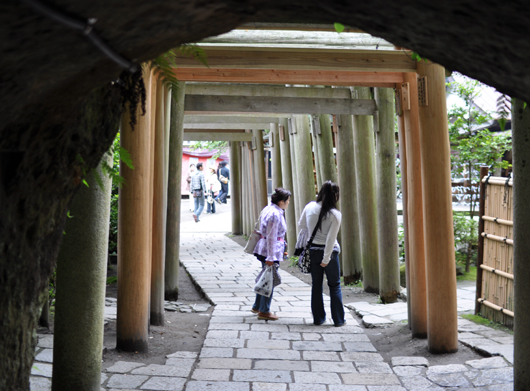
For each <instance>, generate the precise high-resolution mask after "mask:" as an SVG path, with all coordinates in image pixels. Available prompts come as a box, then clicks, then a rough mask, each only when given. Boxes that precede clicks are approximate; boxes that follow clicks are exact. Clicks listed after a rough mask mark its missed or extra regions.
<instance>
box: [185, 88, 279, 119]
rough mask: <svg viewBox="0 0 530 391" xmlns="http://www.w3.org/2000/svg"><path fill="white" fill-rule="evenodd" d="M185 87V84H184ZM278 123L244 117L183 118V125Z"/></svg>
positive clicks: (195, 116)
mask: <svg viewBox="0 0 530 391" xmlns="http://www.w3.org/2000/svg"><path fill="white" fill-rule="evenodd" d="M186 86H187V84H186ZM279 122H280V118H279V117H259V118H256V117H248V115H247V116H245V117H243V116H236V117H234V116H232V115H231V116H223V115H217V116H212V115H209V116H205V115H186V116H184V123H185V124H188V125H189V124H210V123H216V124H235V123H247V124H266V123H268V124H272V123H274V124H277V123H279Z"/></svg>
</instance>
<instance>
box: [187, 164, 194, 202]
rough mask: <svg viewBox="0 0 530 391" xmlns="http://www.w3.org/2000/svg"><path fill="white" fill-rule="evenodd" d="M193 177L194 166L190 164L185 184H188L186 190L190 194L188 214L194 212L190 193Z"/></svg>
mask: <svg viewBox="0 0 530 391" xmlns="http://www.w3.org/2000/svg"><path fill="white" fill-rule="evenodd" d="M193 175H195V164H193V163H191V164H190V170H189V172H188V177H187V178H186V182H188V185H187V190H188V192H189V194H190V201H189V202H190V212H193V211H195V200H194V199H193V193H192V191H191V177H192V176H193Z"/></svg>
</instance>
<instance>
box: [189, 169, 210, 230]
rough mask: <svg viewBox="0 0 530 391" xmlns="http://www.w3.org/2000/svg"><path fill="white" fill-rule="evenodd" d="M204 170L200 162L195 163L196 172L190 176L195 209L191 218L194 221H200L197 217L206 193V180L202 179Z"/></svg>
mask: <svg viewBox="0 0 530 391" xmlns="http://www.w3.org/2000/svg"><path fill="white" fill-rule="evenodd" d="M202 170H204V167H203V164H202V163H197V172H196V173H195V175H194V176H192V177H191V184H190V188H191V192H192V193H193V198H194V200H195V211H194V212H193V219H194V220H195V222H196V223H198V222H199V221H200V219H199V217H200V216H201V213H202V211H203V209H204V198H205V194H206V190H207V189H206V182H205V181H204V174H203V173H202Z"/></svg>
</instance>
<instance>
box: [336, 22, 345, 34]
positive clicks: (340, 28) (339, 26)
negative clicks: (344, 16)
mask: <svg viewBox="0 0 530 391" xmlns="http://www.w3.org/2000/svg"><path fill="white" fill-rule="evenodd" d="M333 26H334V27H335V31H336V32H337V33H342V32H343V31H344V25H343V24H342V23H334V24H333Z"/></svg>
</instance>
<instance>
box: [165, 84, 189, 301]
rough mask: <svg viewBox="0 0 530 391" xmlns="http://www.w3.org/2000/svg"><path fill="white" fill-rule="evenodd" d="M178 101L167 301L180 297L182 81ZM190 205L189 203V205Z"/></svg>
mask: <svg viewBox="0 0 530 391" xmlns="http://www.w3.org/2000/svg"><path fill="white" fill-rule="evenodd" d="M175 93H176V97H175V98H176V99H171V105H170V106H171V107H170V121H169V122H170V124H169V125H170V127H169V133H170V135H169V157H168V192H167V198H168V204H167V220H166V221H167V223H166V224H167V225H166V263H165V286H164V290H165V293H164V298H165V299H166V300H177V299H178V295H179V261H180V214H181V208H180V207H181V185H180V184H181V180H182V141H183V138H184V133H183V128H184V126H183V125H184V100H185V95H186V83H184V82H178V88H177V91H175ZM186 205H187V204H186Z"/></svg>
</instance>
